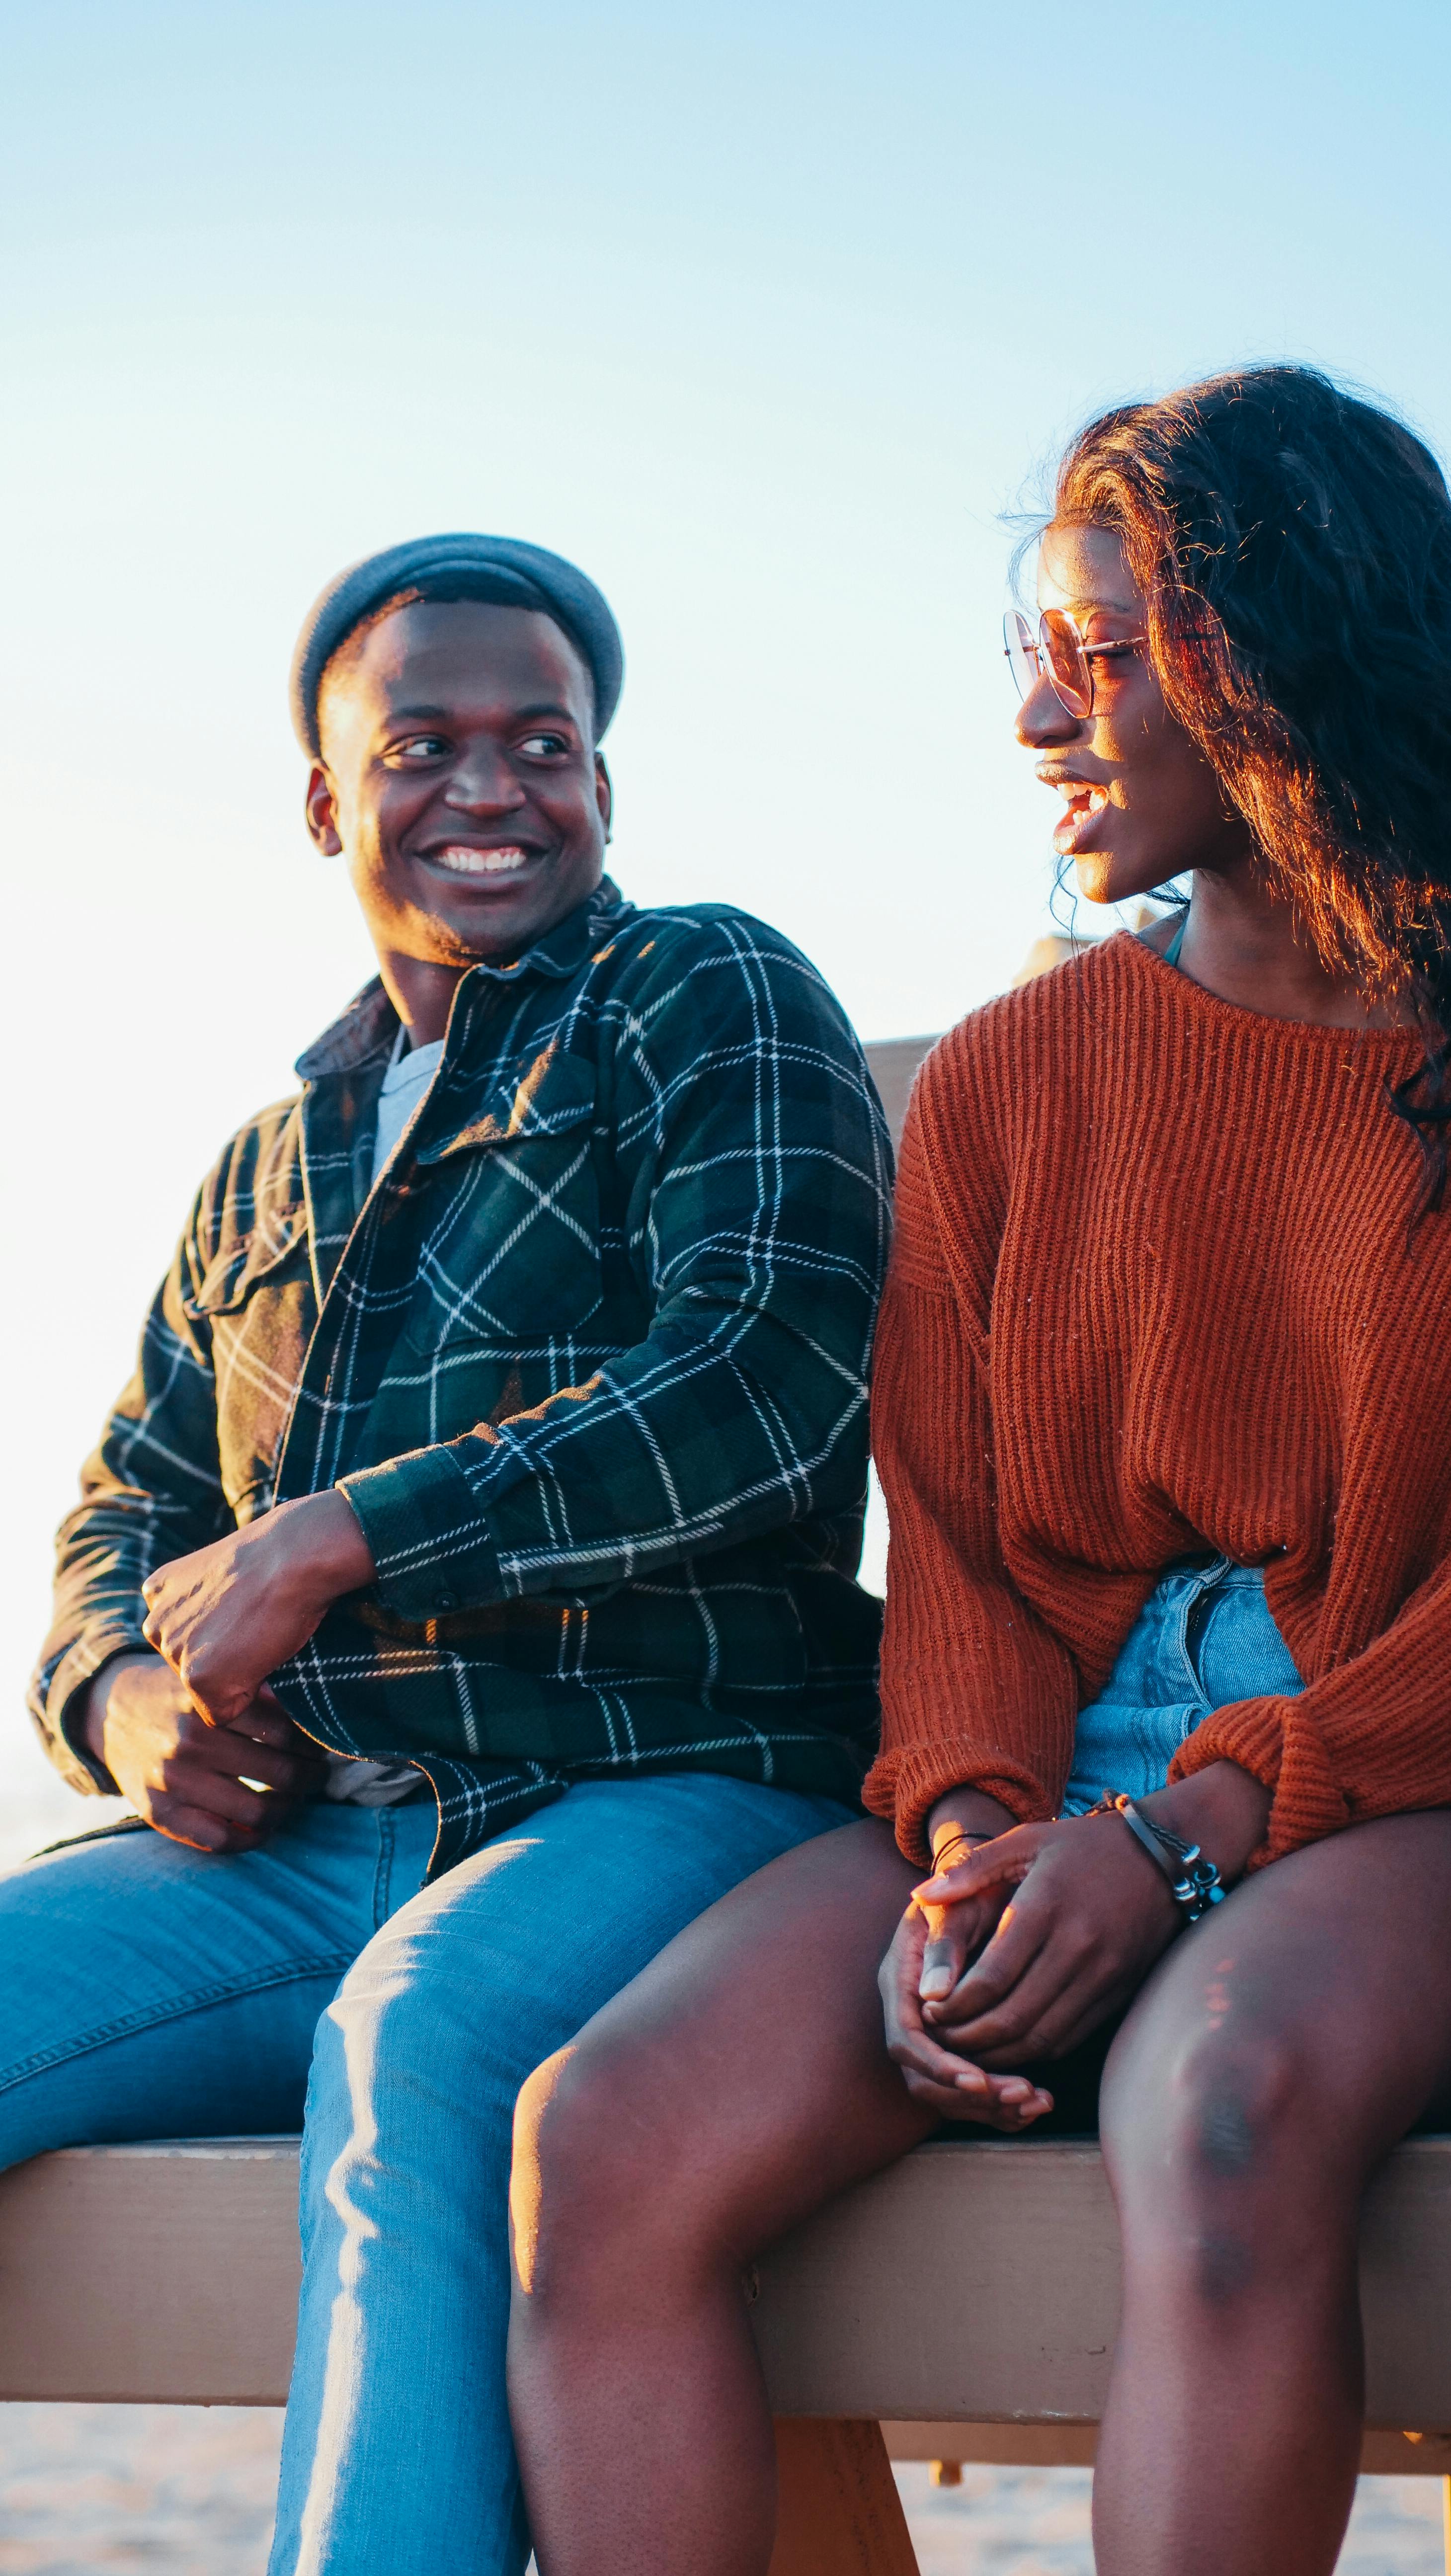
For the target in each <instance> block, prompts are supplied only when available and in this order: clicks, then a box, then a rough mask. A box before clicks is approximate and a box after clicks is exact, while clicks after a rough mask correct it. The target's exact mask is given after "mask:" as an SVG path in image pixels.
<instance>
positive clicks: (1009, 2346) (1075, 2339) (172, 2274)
mask: <svg viewBox="0 0 1451 2576" xmlns="http://www.w3.org/2000/svg"><path fill="white" fill-rule="evenodd" d="M931 1044H932V1040H931V1039H930V1038H926V1037H923V1038H901V1039H896V1040H893V1041H891V1042H889V1043H888V1044H886V1045H882V1046H874V1047H871V1048H869V1049H868V1055H869V1057H870V1060H871V1065H872V1070H873V1073H874V1074H875V1076H876V1080H877V1085H878V1088H879V1090H880V1091H881V1094H882V1098H883V1101H884V1103H885V1106H886V1109H887V1114H888V1117H889V1119H890V1121H891V1125H892V1129H893V1133H894V1134H896V1133H899V1132H900V1128H901V1121H902V1116H903V1113H904V1111H905V1108H906V1103H907V1094H908V1091H909V1090H910V1088H911V1081H912V1076H913V1074H914V1073H915V1071H916V1068H917V1066H918V1064H919V1063H920V1061H921V1059H922V1056H923V1055H924V1054H925V1052H926V1050H927V1048H928V1047H929V1046H930V1045H931ZM298 2274H299V2261H298V2243H297V2142H296V2140H295V2139H290V2138H241V2139H225V2138H224V2139H213V2140H209V2141H206V2142H204V2143H197V2144H182V2145H179V2144H175V2143H168V2142H165V2141H163V2142H160V2143H157V2144H152V2145H144V2146H131V2147H78V2148H70V2149H67V2150H65V2151H63V2152H62V2153H60V2154H58V2155H49V2156H38V2157H37V2158H36V2159H35V2161H34V2162H33V2163H31V2164H28V2165H21V2166H19V2167H17V2168H16V2169H15V2170H14V2171H13V2172H11V2173H9V2174H6V2175H4V2176H0V2398H86V2399H112V2400H115V2399H120V2400H124V2401H130V2402H137V2403H140V2402H145V2401H151V2402H170V2403H175V2404H183V2405H201V2406H280V2405H281V2404H282V2402H283V2400H284V2398H285V2396H286V2393H287V2379H288V2370H289V2365H290V2360H291V2353H292V2339H293V2328H294V2321H295V2313H296V2306H297V2285H298ZM1361 2276H1362V2291H1363V2298H1364V2305H1365V2316H1366V2336H1367V2345H1368V2420H1369V2424H1370V2426H1371V2428H1372V2429H1370V2430H1369V2431H1368V2432H1367V2434H1366V2437H1365V2444H1364V2449H1363V2452H1362V2460H1361V2465H1362V2468H1363V2469H1365V2470H1367V2471H1371V2472H1375V2473H1380V2474H1384V2473H1387V2472H1388V2473H1390V2474H1393V2475H1394V2474H1402V2473H1404V2472H1407V2471H1413V2472H1418V2473H1422V2474H1427V2473H1429V2474H1434V2475H1437V2476H1441V2477H1443V2478H1445V2477H1447V2475H1448V2472H1451V2138H1444V2139H1443V2138H1428V2139H1417V2140H1415V2141H1414V2142H1413V2143H1411V2144H1410V2145H1407V2146H1404V2147H1402V2148H1400V2149H1399V2150H1398V2152H1397V2153H1396V2154H1395V2155H1394V2156H1393V2157H1392V2158H1391V2160H1390V2163H1389V2165H1388V2166H1387V2167H1386V2169H1385V2171H1384V2173H1383V2174H1382V2175H1381V2176H1380V2178H1379V2180H1378V2181H1377V2182H1376V2184H1375V2186H1374V2188H1373V2189H1372V2191H1371V2193H1370V2194H1369V2197H1368V2201H1367V2206H1366V2212H1365V2224H1364V2232H1363V2237H1362V2249H1361ZM748 2287H749V2290H750V2292H751V2296H752V2317H753V2322H754V2325H755V2330H756V2335H757V2339H758V2342H759V2345H760V2350H761V2355H762V2360H763V2362H764V2365H765V2370H766V2377H767V2384H768V2386H769V2388H770V2391H771V2399H772V2404H773V2406H774V2408H775V2411H776V2416H777V2443H778V2449H779V2453H780V2465H781V2508H780V2523H779V2531H778V2538H777V2545H776V2554H775V2557H774V2559H773V2562H772V2576H916V2560H915V2558H914V2555H913V2551H912V2544H911V2541H910V2538H909V2537H908V2533H907V2526H906V2523H905V2520H904V2518H903V2515H902V2509H901V2506H900V2503H899V2502H898V2498H897V2491H896V2486H895V2483H894V2481H893V2479H892V2475H891V2468H890V2461H891V2460H892V2459H899V2460H922V2459H927V2460H934V2461H937V2462H940V2463H943V2464H945V2465H947V2466H949V2467H950V2465H951V2464H953V2463H955V2462H962V2461H989V2462H1002V2463H1005V2464H1008V2465H1030V2466H1037V2465H1042V2466H1054V2465H1057V2464H1060V2463H1066V2464H1087V2463H1091V2461H1092V2459H1093V2449H1094V2441H1095V2438H1096V2427H1097V2423H1098V2417H1099V2413H1100V2410H1101V2407H1102V2404H1103V2396H1104V2389H1105V2386H1106V2384H1107V2377H1108V2362H1109V2354H1110V2350H1111V2348H1112V2344H1113V2337H1114V2330H1115V2323H1116V2318H1117V2308H1118V2244H1117V2232H1116V2228H1115V2224H1114V2216H1113V2209H1112V2205H1111V2202H1110V2200H1109V2195H1108V2190H1107V2187H1106V2185H1105V2182H1104V2178H1103V2168H1102V2163H1101V2160H1100V2158H1099V2154H1098V2150H1097V2148H1096V2147H1095V2146H1092V2145H1089V2144H1086V2143H1085V2144H1078V2143H1073V2142H1067V2143H1054V2142H1052V2141H1049V2140H1043V2141H1041V2142H1035V2141H1034V2140H1032V2139H1031V2138H1029V2139H1020V2140H1012V2141H1004V2140H993V2139H981V2138H978V2139H972V2140H967V2141H964V2143H963V2144H961V2145H957V2144H951V2145H942V2146H927V2147H921V2148H919V2149H918V2150H917V2152H916V2154H915V2155H911V2156H909V2157H907V2159H906V2160H905V2162H904V2163H902V2164H900V2165H898V2166H897V2167H896V2168H895V2169H894V2171H892V2172H891V2173H888V2174H883V2175H881V2176H880V2177H879V2178H878V2179H877V2180H876V2181H875V2182H871V2183H867V2184H865V2185H863V2186H862V2188H861V2189H860V2190H857V2191H854V2192H849V2193H847V2194H846V2195H845V2196H844V2197H843V2198H842V2199H841V2200H839V2201H837V2202H836V2203H834V2204H833V2206H832V2207H831V2208H829V2209H826V2210H824V2211H822V2212H821V2214H820V2215H819V2216H818V2217H817V2218H815V2219H813V2220H812V2221H811V2223H810V2225H809V2226H807V2227H804V2228H802V2229H801V2230H800V2231H799V2232H798V2233H797V2234H796V2235H795V2236H793V2237H791V2238H789V2239H788V2240H787V2241H786V2242H785V2243H784V2244H782V2245H780V2246H779V2247H777V2249H776V2250H775V2251H774V2252H773V2253H772V2254H771V2255H770V2256H769V2257H768V2258H767V2259H766V2260H765V2261H763V2262H762V2263H761V2264H760V2265H759V2267H758V2269H757V2272H756V2275H755V2277H754V2278H753V2280H752V2281H751V2282H750V2283H749V2284H748ZM1448 2492H1451V2487H1448ZM1447 2563H1448V2570H1451V2550H1448V2562H1447Z"/></svg>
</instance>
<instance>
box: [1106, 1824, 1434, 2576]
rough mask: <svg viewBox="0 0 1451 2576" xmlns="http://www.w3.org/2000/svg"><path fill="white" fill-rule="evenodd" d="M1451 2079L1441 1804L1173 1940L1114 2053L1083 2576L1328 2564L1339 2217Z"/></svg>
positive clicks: (1350, 2240)
mask: <svg viewBox="0 0 1451 2576" xmlns="http://www.w3.org/2000/svg"><path fill="white" fill-rule="evenodd" d="M1448 2074H1451V1811H1447V1810H1437V1811H1435V1812H1431V1813H1427V1814H1423V1815H1410V1816H1398V1817H1394V1818H1391V1819H1388V1820H1387V1821H1385V1822H1384V1823H1379V1824H1371V1825H1361V1826H1357V1827H1355V1828H1354V1829H1353V1830H1352V1831H1350V1832H1348V1833H1344V1834H1337V1835H1336V1836H1335V1837H1334V1838H1333V1840H1331V1841H1329V1842H1324V1843H1319V1844H1316V1845H1314V1846H1313V1847H1312V1848H1311V1849H1310V1850H1308V1851H1304V1852H1300V1853H1297V1854H1295V1855H1293V1856H1292V1857H1290V1858H1289V1859H1286V1860H1283V1861H1279V1862H1277V1863H1276V1864H1275V1866H1274V1867H1273V1868H1272V1869H1269V1870H1266V1871H1263V1872H1262V1873H1257V1874H1256V1875H1255V1876H1254V1877H1253V1878H1251V1879H1249V1880H1248V1881H1246V1883H1245V1884H1244V1885H1243V1886H1242V1887H1240V1888H1238V1889H1237V1890H1236V1891H1235V1893H1234V1895H1233V1896H1232V1897H1231V1898H1230V1899H1229V1901H1228V1903H1227V1904H1226V1905H1224V1906H1222V1907H1219V1908H1217V1909H1216V1911H1215V1913H1214V1914H1213V1915H1212V1916H1210V1917H1209V1918H1207V1919H1206V1920H1205V1921H1203V1922H1201V1923H1199V1924H1197V1925H1195V1926H1194V1927H1193V1928H1192V1929H1191V1930H1189V1931H1187V1932H1186V1933H1185V1934H1184V1936H1183V1938H1182V1939H1181V1940H1180V1941H1178V1942H1177V1943H1176V1944H1175V1946H1174V1948H1173V1949H1172V1950H1171V1951H1170V1952H1169V1954H1168V1956H1167V1958H1166V1959H1165V1960H1164V1962H1163V1964H1162V1966H1161V1967H1160V1968H1159V1969H1158V1970H1157V1971H1156V1972H1155V1974H1154V1976H1153V1977H1152V1978H1151V1979H1150V1981H1149V1983H1148V1985H1147V1986H1146V1987H1145V1989H1144V1992H1143V1994H1142V1996H1141V1997H1140V1999H1139V2001H1138V2002H1137V2003H1136V2004H1135V2006H1134V2008H1133V2011H1132V2013H1131V2014H1130V2016H1129V2019H1128V2020H1127V2021H1126V2023H1125V2025H1124V2028H1123V2030H1122V2031H1121V2033H1120V2034H1119V2037H1118V2039H1117V2040H1116V2041H1115V2043H1114V2047H1113V2050H1112V2053H1111V2055H1110V2058H1109V2062H1108V2068H1107V2072H1106V2074H1105V2078H1104V2087H1103V2110H1102V2126H1103V2143H1104V2151H1105V2155H1106V2157H1107V2160H1108V2167H1109V2173H1110V2177H1111V2179H1112V2182H1113V2187H1114V2195H1115V2198H1116V2200H1117V2203H1118V2209H1119V2218H1120V2223H1121V2227H1122V2233H1123V2241H1124V2308H1123V2321H1122V2325H1121V2328H1120V2334H1119V2341H1118V2347H1117V2352H1116V2356H1115V2362H1114V2373H1113V2384H1112V2389H1111V2393H1110V2399H1109V2404H1108V2407H1107V2410H1106V2414H1105V2420H1104V2427H1103V2436H1102V2440H1101V2442H1100V2446H1099V2454H1098V2475H1097V2479H1096V2481H1095V2492H1094V2542H1095V2549H1096V2553H1097V2565H1098V2568H1099V2572H1100V2576H1169V2571H1171V2570H1172V2571H1173V2576H1329V2571H1330V2570H1331V2569H1332V2568H1333V2566H1334V2564H1335V2559H1336V2555H1337V2552H1338V2550H1339V2546H1340V2541H1341V2536H1342V2534H1343V2532H1344V2528H1345V2521H1346V2516H1347V2515H1348V2513H1349V2510H1350V2504H1351V2499H1352V2496H1353V2494H1354V2488H1355V2474H1356V2464H1357V2456H1358V2451H1359V2442H1360V2430H1361V2409H1362V2353H1361V2333H1360V2311H1359V2302H1358V2296H1357V2283H1356V2221H1357V2215H1358V2211H1359V2204H1360V2197H1361V2193H1362V2190H1363V2188H1364V2186H1365V2183H1366V2180H1367V2178H1368V2176H1369V2175H1370V2174H1371V2172H1372V2171H1373V2170H1374V2168H1375V2166H1376V2165H1377V2164H1378V2163H1379V2162H1380V2160H1381V2158H1382V2157H1383V2156H1385V2155H1386V2154H1387V2153H1388V2151H1389V2150H1390V2148H1391V2147H1392V2146H1394V2145H1395V2143H1396V2141H1397V2140H1398V2139H1399V2138H1401V2137H1402V2136H1404V2134H1405V2132H1406V2130H1407V2129H1408V2128H1409V2127H1411V2125H1412V2124H1413V2122H1414V2121H1415V2120H1417V2119H1418V2118H1419V2117H1420V2115H1421V2113H1422V2112H1423V2111H1424V2110H1425V2109H1426V2107H1427V2106H1428V2104H1430V2103H1431V2102H1432V2101H1433V2100H1434V2099H1435V2098H1436V2097H1437V2096H1438V2095H1439V2094H1440V2093H1441V2092H1442V2090H1443V2089H1444V2088H1445V2086H1446V2084H1447V2079H1448Z"/></svg>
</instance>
